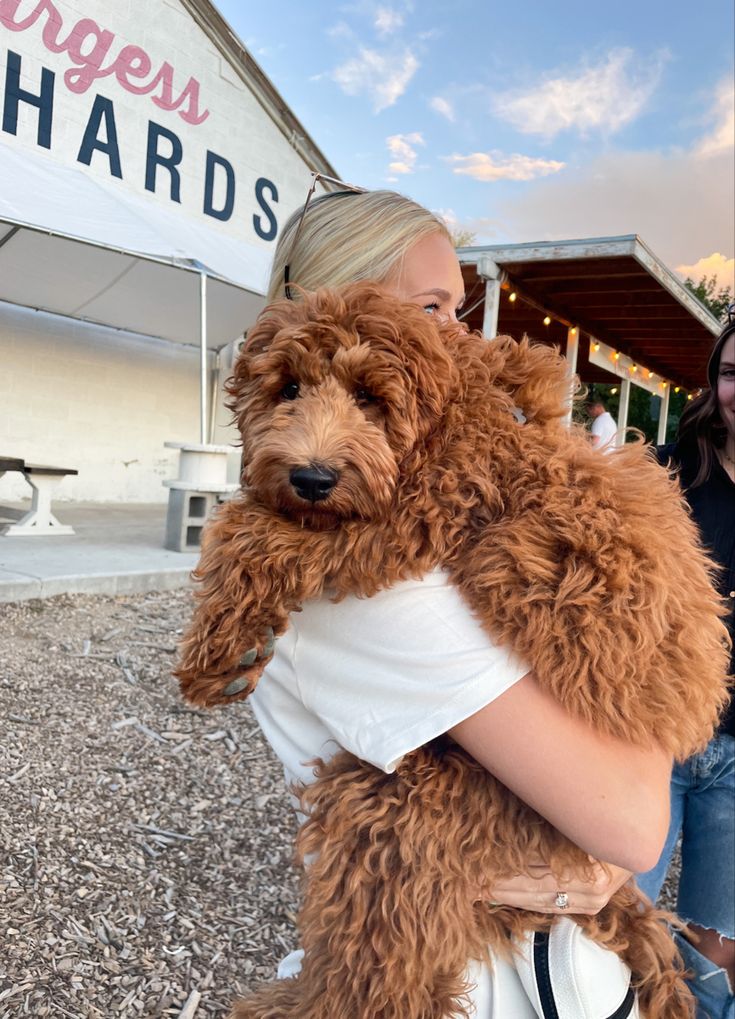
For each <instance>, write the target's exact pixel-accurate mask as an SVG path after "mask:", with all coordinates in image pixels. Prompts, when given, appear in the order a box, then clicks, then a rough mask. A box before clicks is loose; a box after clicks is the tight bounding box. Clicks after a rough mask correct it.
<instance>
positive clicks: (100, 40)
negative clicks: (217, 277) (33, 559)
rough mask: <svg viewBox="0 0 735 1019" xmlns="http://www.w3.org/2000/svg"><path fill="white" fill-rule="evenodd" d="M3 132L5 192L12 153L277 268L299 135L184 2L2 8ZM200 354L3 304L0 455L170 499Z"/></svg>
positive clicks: (14, 479) (294, 184)
mask: <svg viewBox="0 0 735 1019" xmlns="http://www.w3.org/2000/svg"><path fill="white" fill-rule="evenodd" d="M146 62H147V64H146ZM146 66H147V67H148V70H147V71H145V73H142V71H141V69H143V70H145V67H146ZM136 68H137V70H136ZM161 75H162V77H161ZM167 76H168V77H167ZM17 89H20V91H21V93H25V96H24V97H23V96H22V97H21V98H20V100H19V101H17V100H18V96H17V94H16V90H17ZM28 97H30V99H29V98H28ZM33 97H36V99H37V101H36V102H35V103H34V102H33V101H32V100H33ZM16 114H17V117H16ZM0 124H1V125H2V128H1V129H0V142H2V145H0V181H1V180H2V151H3V147H4V146H7V147H8V148H12V150H13V152H14V153H21V154H23V155H27V158H29V159H34V160H39V159H40V160H45V161H48V162H49V163H51V164H57V165H60V166H64V167H67V168H68V167H72V168H74V170H75V172H78V173H79V174H80V175H85V176H87V177H91V178H94V179H95V180H96V181H98V182H99V183H100V184H102V185H103V186H104V187H105V188H108V189H109V188H112V189H121V192H128V193H131V194H134V195H135V196H136V197H137V198H138V199H140V200H142V201H143V202H145V203H149V204H150V207H151V208H152V209H153V208H154V207H158V208H160V209H164V210H166V211H167V212H168V213H170V214H172V215H176V216H181V217H182V221H183V222H187V223H194V224H196V225H197V226H198V227H203V226H204V227H207V228H208V229H209V230H210V231H212V232H214V235H215V236H216V237H219V236H220V235H221V236H223V237H227V239H228V240H229V241H230V242H233V241H234V242H235V243H239V242H245V243H246V244H248V245H255V246H256V247H259V248H260V249H261V250H262V251H263V253H264V256H268V257H270V255H271V254H272V252H273V250H274V247H275V241H276V239H277V234H278V230H279V228H280V226H281V225H282V224H283V222H285V220H286V218H287V217H288V215H289V214H290V213H291V212H292V211H293V209H294V208H295V207H297V206H298V205H299V204H300V203H301V202H303V200H304V197H305V194H306V190H307V187H308V183H309V171H310V169H311V167H310V166H308V165H307V163H306V162H305V159H304V158H303V157H302V156H301V155H300V154H299V152H298V151H297V150H296V148H294V145H293V144H292V141H296V143H298V140H297V139H289V138H287V137H286V136H285V135H284V133H283V132H282V130H281V129H280V128H279V127H278V125H277V124H276V123H275V122H274V120H272V119H271V117H270V116H269V115H268V113H267V112H266V110H265V109H264V108H263V106H262V105H261V103H260V102H259V100H258V97H257V96H256V95H255V94H254V93H253V92H252V91H251V90H250V88H249V87H248V86H247V85H246V84H245V82H244V81H243V79H242V78H241V77H240V76H239V74H238V72H237V69H236V68H235V67H234V66H232V65H230V64H229V63H228V61H227V60H226V59H225V58H224V57H223V56H222V54H221V52H220V51H219V50H218V49H217V47H216V46H215V44H214V42H213V41H212V39H210V38H209V36H208V35H207V33H206V32H205V31H204V30H203V29H202V28H200V27H199V25H198V24H197V23H196V21H195V20H194V18H193V17H192V16H191V15H190V14H189V13H188V11H187V10H186V8H185V7H184V6H183V4H182V3H181V2H179V0H125V2H119V0H44V2H43V3H40V2H39V3H35V2H30V0H24V2H21V3H20V4H15V3H13V2H8V3H0ZM173 154H175V155H176V159H175V166H168V167H167V165H166V160H167V158H170V157H172V155H173ZM59 200H60V201H62V200H63V201H66V199H62V198H61V197H60V198H59ZM34 216H35V213H34V210H33V208H31V209H22V208H18V209H17V210H16V211H14V213H13V219H16V220H19V221H21V222H36V220H35V218H34ZM39 225H40V226H42V227H48V224H47V223H41V224H39ZM12 243H13V241H12V239H11V240H10V242H9V247H8V248H7V249H6V254H7V253H9V252H10V251H11V250H12ZM115 243H116V238H115V236H114V227H112V228H111V233H110V237H109V244H110V245H111V246H113V247H114V246H115ZM156 253H157V252H156ZM180 254H182V255H184V256H188V257H193V258H196V257H197V252H196V251H188V250H187V251H182V252H181V253H180ZM266 264H267V258H265V257H264V265H266ZM265 284H266V277H265V276H264V278H263V280H262V286H263V289H264V288H265ZM242 325H243V327H246V326H247V325H248V323H245V322H244V323H243V324H242ZM234 339H235V337H233V340H234ZM198 356H199V355H198V351H197V350H196V349H195V348H192V347H184V346H181V345H178V344H167V343H165V342H161V341H154V340H147V339H145V338H141V337H136V336H135V335H131V334H124V333H121V332H117V331H114V330H108V329H104V328H100V327H97V326H91V325H88V324H85V323H82V322H74V321H73V320H70V319H65V318H62V317H58V316H54V315H49V314H45V313H40V312H36V311H30V310H23V309H20V308H18V307H15V306H11V305H8V304H5V305H3V304H2V303H0V452H2V453H5V454H7V455H13V454H15V455H18V456H22V457H24V458H25V459H26V460H28V461H29V462H34V461H35V462H41V461H43V462H45V463H51V464H59V465H61V466H72V467H77V468H78V469H79V476H78V477H75V478H66V479H65V480H64V482H63V485H62V486H61V497H62V498H69V499H72V498H73V499H75V500H93V501H122V500H125V501H133V502H148V501H165V500H166V499H167V495H168V490H167V489H166V488H164V487H163V485H162V484H161V482H162V480H163V479H164V478H167V477H175V476H176V473H177V472H176V462H177V457H178V453H177V452H176V451H173V450H167V449H165V448H164V442H166V441H167V440H172V441H179V442H185V441H192V442H198V441H199V417H198V415H199V409H198V408H199V394H198V385H199V362H198ZM226 421H227V414H226V412H225V411H224V410H223V408H222V406H221V401H220V406H219V408H218V412H217V422H218V427H217V428H216V430H215V434H214V435H213V437H212V438H213V441H214V442H215V443H222V442H225V441H228V440H229V439H232V438H234V435H233V432H232V430H231V429H229V428H228V427H227V426H226V424H225V422H226ZM231 461H232V463H231V472H230V474H231V478H232V479H234V478H235V477H236V475H237V462H238V454H237V452H233V455H232V457H231ZM28 493H29V489H28V486H27V485H26V483H25V482H24V480H23V479H22V477H20V476H18V475H11V474H6V475H5V476H4V477H3V478H2V479H0V501H2V500H3V499H6V500H9V499H17V498H24V497H26V496H27V494H28Z"/></svg>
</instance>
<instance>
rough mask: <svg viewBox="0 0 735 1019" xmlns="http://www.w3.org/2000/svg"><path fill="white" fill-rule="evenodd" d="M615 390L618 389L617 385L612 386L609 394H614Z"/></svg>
mask: <svg viewBox="0 0 735 1019" xmlns="http://www.w3.org/2000/svg"><path fill="white" fill-rule="evenodd" d="M617 391H618V387H617V386H613V387H612V389H611V390H610V396H615V394H616V393H617Z"/></svg>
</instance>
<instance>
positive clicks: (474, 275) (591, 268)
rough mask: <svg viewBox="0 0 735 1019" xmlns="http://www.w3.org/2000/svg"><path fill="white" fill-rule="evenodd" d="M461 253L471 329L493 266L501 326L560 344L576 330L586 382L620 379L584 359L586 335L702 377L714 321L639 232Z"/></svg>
mask: <svg viewBox="0 0 735 1019" xmlns="http://www.w3.org/2000/svg"><path fill="white" fill-rule="evenodd" d="M458 254H459V258H460V262H461V263H462V274H463V276H464V279H465V287H466V294H467V300H466V304H465V307H466V308H467V309H468V311H469V313H468V314H467V315H466V316H465V320H466V321H467V322H468V324H469V325H470V326H471V327H472V328H473V329H482V323H483V314H484V293H485V279H486V278H487V277H488V276H490V277H493V276H496V275H497V270H496V269H495V267H496V266H497V267H498V268H499V269H500V270H502V272H501V276H500V278H501V280H502V290H501V298H500V310H499V316H498V333H509V334H510V335H511V336H514V337H516V338H520V337H521V336H522V335H524V334H527V335H528V336H529V337H530V338H531V339H533V340H537V341H542V342H545V343H553V344H557V345H558V346H559V347H560V348H561V350H562V351H563V350H565V347H566V338H567V328H568V327H569V326H577V327H579V329H580V332H581V336H580V344H579V356H578V361H577V373H578V374H579V376H580V378H581V379H582V381H583V382H610V381H613V379H614V378H615V377H616V375H615V374H612V373H610V372H608V371H606V370H605V368H603V367H601V366H599V365H596V364H591V363H590V361H589V357H588V354H589V342H585V339H587V340H589V338H594V339H595V340H598V341H601V342H602V343H603V344H606V345H607V346H608V347H611V348H612V349H613V350H614V351H619V352H620V353H621V354H625V355H627V356H628V357H629V358H631V359H632V361H634V362H636V363H637V364H639V365H641V367H643V368H647V369H649V370H650V371H653V372H655V373H656V374H657V375H658V376H661V377H662V378H663V379H666V380H668V381H669V382H671V383H672V384H674V385H679V386H682V387H683V388H685V389H687V390H695V389H698V388H699V387H700V386H703V385H705V384H706V365H707V360H708V358H709V354H710V351H711V349H712V345H713V342H714V337H715V336H716V335H717V334H718V332H719V331H720V328H721V327H720V324H719V323H718V322H717V320H716V319H715V318H714V316H713V315H711V314H710V312H709V311H708V309H707V308H705V307H704V305H702V304H701V303H700V302H699V301H698V300H697V299H696V298H695V297H694V295H693V294H692V293H691V292H690V291H689V290H687V288H686V287H685V286H684V285H683V284H682V282H681V281H680V280H679V279H678V278H677V277H676V276H675V275H674V274H673V273H672V272H671V270H670V269H668V268H667V267H666V266H665V265H664V264H663V263H662V262H661V261H659V259H657V258H656V256H655V255H654V254H653V253H652V252H651V251H650V250H649V249H648V248H647V247H646V245H645V244H644V243H643V242H642V241H641V240H640V238H639V237H637V236H636V235H630V236H625V237H604V238H592V239H589V240H572V241H560V242H558V243H557V242H543V243H534V244H511V245H489V246H483V247H471V248H460V249H459V252H458ZM511 294H515V295H516V298H515V299H514V300H511V299H510V298H511ZM546 316H548V317H549V318H550V319H551V322H550V323H549V324H548V325H544V321H543V320H544V318H545V317H546Z"/></svg>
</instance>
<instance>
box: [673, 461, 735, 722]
mask: <svg viewBox="0 0 735 1019" xmlns="http://www.w3.org/2000/svg"><path fill="white" fill-rule="evenodd" d="M656 455H657V456H658V459H659V461H660V462H661V463H662V464H667V463H668V462H669V461H672V462H673V463H674V464H675V465H677V466H678V467H680V468H681V470H680V474H679V479H680V481H681V487H682V490H683V492H684V498H685V499H686V501H687V502H688V503H689V505H690V507H691V509H692V516H693V517H694V520H695V521H696V523H697V525H698V526H699V531H700V534H701V535H702V540H703V542H704V544H705V546H706V547H707V548H708V549H709V551H710V553H711V554H712V558H713V559H714V560H715V562H717V563H719V564H720V566H723V567H724V570H723V571H722V573H721V574H720V577H719V582H718V584H717V587H718V590H719V592H720V594H721V595H722V596H723V598H724V599H725V601H726V604H727V607H728V608H729V610H730V611H729V614H728V615H727V617H726V618H725V625H726V626H727V628H728V630H729V631H730V636H731V637H733V638H735V483H734V482H732V481H731V480H730V477H729V475H728V474H727V471H726V470H725V469H724V468H723V466H722V464H721V463H720V461H719V459H717V457H715V463H714V467H713V468H712V472H711V474H710V476H709V478H707V480H706V481H704V482H702V484H701V485H698V486H697V487H696V488H691V487H690V486H691V483H692V481H694V478H695V477H696V475H697V470H698V469H699V454H698V451H697V447H696V443H693V444H689V443H687V444H686V445H683V444H682V443H679V442H671V443H669V445H668V446H659V447H658V448H657V449H656ZM733 672H735V648H733V652H732V653H731V655H730V673H731V674H732V673H733ZM718 733H719V734H722V733H729V734H730V735H731V736H735V697H734V696H731V697H730V704H729V706H728V708H727V710H726V712H725V714H724V716H723V718H722V721H721V722H720V727H719V730H718Z"/></svg>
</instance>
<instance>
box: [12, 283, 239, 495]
mask: <svg viewBox="0 0 735 1019" xmlns="http://www.w3.org/2000/svg"><path fill="white" fill-rule="evenodd" d="M0 366H1V368H0V453H3V454H5V455H9V456H20V457H23V458H24V459H25V460H27V461H28V462H31V463H33V462H35V463H47V464H53V465H58V466H61V467H76V468H77V469H78V470H79V475H78V476H77V477H67V478H65V479H64V481H63V483H62V485H61V486H60V489H59V497H60V499H62V500H63V499H69V500H74V501H90V502H166V501H167V499H168V489H167V488H165V487H164V485H163V483H162V482H163V480H164V479H166V478H174V477H176V476H177V463H178V452H177V451H176V450H171V449H166V448H165V447H164V443H165V442H167V441H170V440H173V441H178V442H198V441H199V352H198V350H197V349H196V348H194V347H187V346H183V345H180V344H174V343H167V342H165V341H162V340H153V339H146V338H144V337H139V336H135V335H133V334H130V333H124V332H120V331H118V330H114V329H104V328H101V327H99V326H94V325H90V324H87V323H84V322H77V321H74V320H73V319H68V318H63V317H61V316H57V315H48V314H46V313H44V312H36V311H31V310H29V309H26V308H19V307H16V306H13V305H7V304H2V303H0ZM221 401H222V397H221V395H220V403H219V406H218V408H217V422H218V426H217V428H216V431H215V435H214V441H215V442H216V443H227V442H230V441H234V440H235V439H236V435H235V432H234V430H233V429H231V428H230V427H228V426H227V423H226V422H227V420H228V414H227V411H226V410H225V409H224V407H223V406H222V403H221ZM231 460H232V464H231V467H230V474H231V476H232V478H233V480H236V478H237V468H238V463H239V454H238V453H237V451H235V450H233V455H232V458H231ZM29 496H30V488H29V487H28V485H27V484H26V482H25V480H24V479H23V477H22V475H19V474H11V473H8V474H5V476H4V477H2V478H0V503H1V502H3V501H13V500H20V499H26V498H28V497H29Z"/></svg>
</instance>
